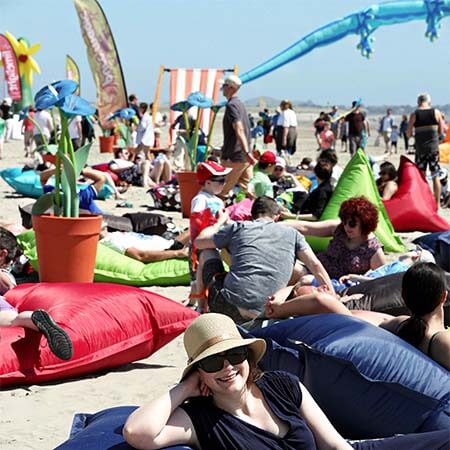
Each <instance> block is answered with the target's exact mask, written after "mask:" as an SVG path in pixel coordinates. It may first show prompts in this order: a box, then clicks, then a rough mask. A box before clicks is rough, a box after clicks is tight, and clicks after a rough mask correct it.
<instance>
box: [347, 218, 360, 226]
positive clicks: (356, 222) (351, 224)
mask: <svg viewBox="0 0 450 450" xmlns="http://www.w3.org/2000/svg"><path fill="white" fill-rule="evenodd" d="M344 224H345V225H347V226H348V227H350V228H355V227H356V226H357V225H358V221H357V220H356V219H355V218H352V219H349V220H347V222H345V223H344Z"/></svg>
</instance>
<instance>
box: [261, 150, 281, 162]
mask: <svg viewBox="0 0 450 450" xmlns="http://www.w3.org/2000/svg"><path fill="white" fill-rule="evenodd" d="M259 162H260V163H265V164H275V163H276V162H277V157H276V156H275V153H274V152H271V151H270V150H267V151H266V152H264V153H263V154H262V155H261V156H260V158H259Z"/></svg>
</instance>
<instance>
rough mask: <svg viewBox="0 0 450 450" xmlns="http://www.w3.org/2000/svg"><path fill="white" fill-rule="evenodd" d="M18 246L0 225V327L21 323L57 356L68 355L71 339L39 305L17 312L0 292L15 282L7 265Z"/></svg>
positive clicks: (66, 358) (18, 251)
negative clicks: (35, 333) (40, 334)
mask: <svg viewBox="0 0 450 450" xmlns="http://www.w3.org/2000/svg"><path fill="white" fill-rule="evenodd" d="M20 254H21V250H20V248H19V245H18V244H17V240H16V237H15V236H14V235H13V234H12V233H11V232H10V231H8V230H6V229H5V228H1V227H0V327H24V328H29V329H30V330H34V331H39V332H41V333H42V334H43V335H44V336H45V338H46V339H47V341H48V345H49V348H50V350H51V351H52V352H53V353H54V354H55V355H56V356H57V357H58V358H60V359H63V360H68V359H70V358H71V357H72V353H73V349H72V341H71V340H70V337H69V336H68V334H67V333H66V332H65V331H64V330H63V329H62V328H61V327H60V326H59V325H58V324H56V323H55V321H54V320H53V319H52V318H51V316H50V314H49V313H48V312H47V311H44V310H43V309H36V310H35V311H21V312H18V311H17V310H16V309H15V308H14V307H13V306H12V305H10V304H9V303H8V302H7V301H6V299H5V297H3V294H5V293H6V292H7V291H9V290H10V289H12V288H14V287H15V286H16V280H15V278H14V276H13V275H12V274H11V273H10V271H9V267H10V266H11V264H12V263H13V262H14V261H15V260H16V259H17V258H18V257H19V255H20Z"/></svg>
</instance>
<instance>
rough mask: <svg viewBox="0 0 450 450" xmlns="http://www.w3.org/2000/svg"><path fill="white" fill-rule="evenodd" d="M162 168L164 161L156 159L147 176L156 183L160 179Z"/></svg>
mask: <svg viewBox="0 0 450 450" xmlns="http://www.w3.org/2000/svg"><path fill="white" fill-rule="evenodd" d="M163 169H164V161H161V160H157V161H155V162H154V164H153V167H152V168H151V170H150V173H149V176H150V178H151V179H152V181H154V182H155V183H156V184H159V182H160V181H161V175H162V173H163Z"/></svg>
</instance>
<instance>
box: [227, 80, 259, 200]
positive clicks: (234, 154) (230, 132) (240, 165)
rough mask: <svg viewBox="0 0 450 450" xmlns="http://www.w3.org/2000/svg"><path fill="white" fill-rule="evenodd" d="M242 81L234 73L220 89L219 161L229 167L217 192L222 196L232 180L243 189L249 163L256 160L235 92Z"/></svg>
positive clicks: (244, 114)
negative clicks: (224, 103)
mask: <svg viewBox="0 0 450 450" xmlns="http://www.w3.org/2000/svg"><path fill="white" fill-rule="evenodd" d="M241 85H242V81H241V80H240V79H239V77H237V76H236V75H229V76H228V77H227V78H225V80H224V83H223V86H222V89H223V95H224V96H225V97H226V99H227V100H228V102H227V106H226V109H225V114H224V116H223V146H222V164H223V165H224V166H225V167H229V168H231V169H232V171H231V172H230V173H229V174H228V175H227V180H226V182H225V185H224V186H223V189H222V192H221V194H220V196H221V197H222V198H226V197H227V195H228V193H229V192H230V190H231V189H233V187H234V186H235V185H236V184H239V186H240V187H241V190H242V191H243V192H244V193H247V190H248V183H249V181H250V179H251V177H252V166H253V165H254V164H255V163H256V160H255V158H254V157H253V155H252V152H251V148H250V141H251V133H250V123H249V120H248V114H247V111H246V109H245V106H244V104H243V103H242V102H241V100H240V99H239V98H238V96H237V93H238V91H239V88H240V87H241Z"/></svg>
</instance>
